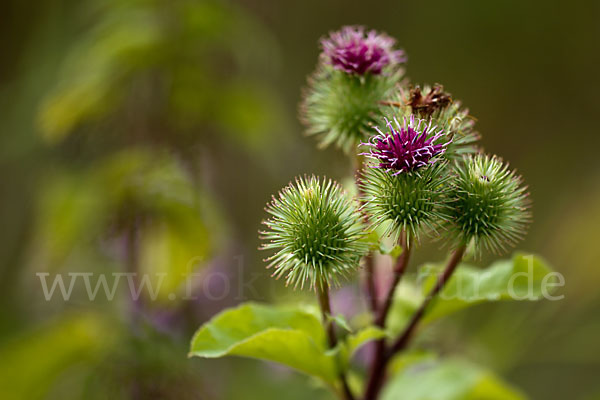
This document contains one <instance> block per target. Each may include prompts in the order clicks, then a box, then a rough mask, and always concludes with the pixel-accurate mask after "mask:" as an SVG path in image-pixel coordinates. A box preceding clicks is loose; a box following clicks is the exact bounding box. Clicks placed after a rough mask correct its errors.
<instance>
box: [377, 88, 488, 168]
mask: <svg viewBox="0 0 600 400" xmlns="http://www.w3.org/2000/svg"><path fill="white" fill-rule="evenodd" d="M388 103H389V104H390V107H389V108H387V110H386V115H392V116H395V117H396V118H397V119H398V120H400V121H401V120H402V119H403V118H409V117H410V116H411V115H415V116H417V117H418V118H423V119H425V120H428V121H431V122H432V124H433V125H437V127H438V128H440V129H442V130H443V131H444V132H446V134H447V135H449V136H450V137H451V138H452V143H450V144H449V145H448V148H447V149H446V153H445V157H446V158H447V159H449V160H456V159H461V158H462V157H463V156H464V155H468V154H474V153H476V152H477V151H478V148H477V141H478V140H479V138H480V135H479V133H478V132H477V131H475V119H474V118H473V117H472V116H470V115H469V110H468V109H467V108H463V107H462V104H461V102H460V101H458V100H453V99H452V98H451V95H450V94H449V93H446V92H444V91H443V87H442V86H441V85H433V86H430V85H424V86H423V89H421V87H420V86H415V87H412V88H409V89H401V90H400V91H399V92H398V93H397V94H396V95H395V97H394V98H393V101H390V102H388Z"/></svg>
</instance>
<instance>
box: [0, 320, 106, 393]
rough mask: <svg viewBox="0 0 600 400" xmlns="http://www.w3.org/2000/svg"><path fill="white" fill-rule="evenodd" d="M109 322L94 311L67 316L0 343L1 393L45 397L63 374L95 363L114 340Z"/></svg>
mask: <svg viewBox="0 0 600 400" xmlns="http://www.w3.org/2000/svg"><path fill="white" fill-rule="evenodd" d="M113 331H114V329H112V330H111V328H110V327H109V325H108V323H107V322H106V321H105V320H104V319H102V318H101V317H99V316H97V315H93V314H88V315H79V316H64V317H61V319H59V320H56V321H54V322H52V323H51V324H48V325H46V326H43V327H41V328H39V329H37V330H36V331H35V332H30V333H28V334H26V335H25V336H23V337H21V338H18V339H16V340H10V341H9V342H8V343H3V344H2V345H0V359H1V360H2V363H0V393H1V394H2V396H1V397H2V399H5V400H22V399H28V400H35V399H42V398H44V396H45V394H46V392H47V391H48V390H50V389H51V387H52V385H53V383H54V382H55V380H56V379H57V378H59V377H60V375H61V373H62V372H64V371H65V370H67V369H68V368H70V367H71V366H74V365H81V364H82V363H90V362H94V361H95V360H96V359H97V357H98V356H100V355H101V354H103V352H104V350H105V349H107V348H108V346H110V343H111V341H112V338H111V332H113Z"/></svg>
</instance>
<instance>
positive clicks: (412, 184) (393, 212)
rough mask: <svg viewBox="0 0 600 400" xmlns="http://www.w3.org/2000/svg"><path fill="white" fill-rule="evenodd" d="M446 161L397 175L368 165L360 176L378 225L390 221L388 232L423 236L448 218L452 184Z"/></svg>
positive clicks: (409, 236) (370, 208)
mask: <svg viewBox="0 0 600 400" xmlns="http://www.w3.org/2000/svg"><path fill="white" fill-rule="evenodd" d="M446 170H447V168H446V163H444V162H437V163H435V164H431V165H429V166H427V167H424V168H420V169H418V170H415V171H410V172H403V173H401V174H398V175H393V174H392V173H390V172H389V171H386V170H384V169H381V168H369V167H367V168H366V169H365V170H364V171H363V176H362V177H361V179H360V186H361V188H362V191H363V194H364V200H365V207H366V208H367V212H368V213H369V215H371V219H372V221H373V224H374V226H379V225H381V224H384V223H389V226H388V228H387V232H386V235H392V237H393V238H394V240H396V241H397V240H398V239H399V237H400V235H401V233H402V232H406V235H407V240H408V241H409V242H410V241H411V240H417V241H418V240H419V237H420V235H421V233H428V234H432V233H435V232H437V228H438V227H440V225H441V224H442V223H443V222H444V221H445V215H444V212H443V211H444V196H445V193H446V190H447V187H448V174H447V173H446Z"/></svg>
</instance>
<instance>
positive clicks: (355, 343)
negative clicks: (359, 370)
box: [346, 326, 386, 357]
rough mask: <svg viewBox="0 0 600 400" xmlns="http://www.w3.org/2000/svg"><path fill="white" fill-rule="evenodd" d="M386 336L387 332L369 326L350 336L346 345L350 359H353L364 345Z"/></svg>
mask: <svg viewBox="0 0 600 400" xmlns="http://www.w3.org/2000/svg"><path fill="white" fill-rule="evenodd" d="M385 336H386V333H385V331H384V330H383V329H381V328H378V327H376V326H368V327H366V328H363V329H361V330H360V331H358V332H356V333H354V334H352V335H349V336H348V337H347V338H346V343H347V346H348V353H349V355H350V357H352V355H354V353H355V352H356V351H357V350H358V349H360V348H361V347H362V346H363V345H365V344H367V343H368V342H370V341H372V340H377V339H381V338H384V337H385Z"/></svg>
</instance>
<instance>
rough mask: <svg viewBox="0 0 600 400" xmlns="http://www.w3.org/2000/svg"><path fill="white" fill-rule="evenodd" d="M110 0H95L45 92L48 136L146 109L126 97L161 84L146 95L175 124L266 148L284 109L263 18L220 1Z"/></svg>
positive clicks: (43, 121) (43, 119) (42, 115)
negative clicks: (99, 2) (272, 77)
mask: <svg viewBox="0 0 600 400" xmlns="http://www.w3.org/2000/svg"><path fill="white" fill-rule="evenodd" d="M108 3H109V5H105V6H103V7H98V8H97V13H96V14H95V17H97V19H96V20H94V21H93V22H92V23H91V24H90V27H89V29H88V30H87V31H84V32H82V34H81V37H80V38H78V40H77V41H76V43H75V45H74V46H73V47H72V48H71V49H70V51H69V53H68V57H67V58H66V59H65V63H64V65H63V68H62V70H61V71H60V75H59V79H58V83H57V85H56V87H55V88H54V89H53V90H52V91H51V92H50V93H49V95H48V96H46V98H45V99H44V100H43V102H42V105H41V108H40V112H39V115H38V125H39V127H40V131H41V133H42V135H43V137H44V138H45V139H46V140H47V141H48V142H51V143H56V142H60V141H61V140H63V139H64V138H65V137H67V136H68V135H69V134H71V133H72V132H74V131H75V130H76V128H78V127H85V126H86V124H89V123H93V122H97V121H102V122H103V123H104V122H109V125H110V124H114V125H111V126H116V127H117V129H119V127H120V126H122V124H121V119H120V118H122V116H123V115H124V114H127V113H124V112H123V109H126V108H129V107H136V108H135V110H133V111H132V112H133V113H134V114H138V115H139V118H141V119H144V118H147V116H148V115H147V114H152V113H154V110H153V109H150V108H145V107H144V106H145V105H144V104H142V105H140V104H139V103H140V102H139V101H129V100H130V99H131V98H132V97H135V96H136V94H137V92H138V91H139V88H143V89H147V88H150V89H152V88H159V90H156V91H154V92H152V93H151V96H148V95H144V100H147V101H148V103H149V104H152V105H156V104H159V106H162V105H165V106H166V107H165V108H166V109H165V110H164V111H166V113H165V115H164V122H165V124H166V125H167V126H172V127H173V128H174V129H172V130H171V131H172V132H174V133H180V132H181V133H187V132H189V131H191V130H193V131H194V132H195V134H197V133H198V132H199V131H200V132H201V131H213V129H212V128H213V127H214V126H216V127H217V129H218V130H219V131H220V133H223V134H224V135H225V136H229V137H230V138H231V139H232V140H234V141H235V142H236V143H237V144H242V145H246V146H249V147H250V148H251V149H253V150H260V149H262V148H263V146H261V145H262V144H264V139H265V138H266V134H267V133H272V132H274V131H275V129H274V127H276V126H277V125H278V124H279V123H280V122H282V121H283V118H282V117H281V116H282V115H284V114H285V112H284V110H283V109H282V108H281V105H280V102H278V101H277V100H276V96H275V95H274V92H273V91H272V90H269V89H268V88H266V87H265V86H264V85H263V84H261V82H260V75H261V74H264V73H265V71H266V72H267V73H272V72H273V70H274V69H276V66H277V65H278V62H277V61H278V53H277V46H276V44H275V41H274V38H273V37H272V35H270V34H269V33H268V32H267V31H266V30H265V29H264V28H262V25H261V24H260V23H257V22H256V21H254V20H253V18H252V17H251V15H249V14H247V13H245V12H243V10H242V9H241V8H238V7H237V6H235V5H233V4H226V3H223V2H220V1H194V2H190V1H186V0H176V1H171V2H169V7H168V10H166V9H165V5H164V3H163V2H154V1H151V2H145V1H143V2H136V1H134V2H118V3H117V4H110V3H111V2H108ZM265 60H268V61H265ZM230 64H233V65H232V66H231V70H232V72H229V73H226V74H223V73H222V68H223V65H227V66H228V67H229V65H230ZM252 69H253V70H255V73H252V74H249V73H248V72H251V71H249V70H252ZM238 71H239V72H238ZM207 127H209V129H206V128H207ZM181 128H183V129H181ZM198 128H202V129H198ZM109 129H110V128H109Z"/></svg>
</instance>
